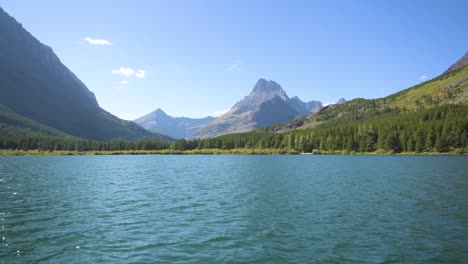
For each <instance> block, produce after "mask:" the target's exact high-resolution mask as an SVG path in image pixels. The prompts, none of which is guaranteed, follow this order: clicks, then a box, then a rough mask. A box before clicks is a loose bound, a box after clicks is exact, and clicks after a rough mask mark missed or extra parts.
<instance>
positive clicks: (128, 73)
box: [112, 67, 135, 76]
mask: <svg viewBox="0 0 468 264" xmlns="http://www.w3.org/2000/svg"><path fill="white" fill-rule="evenodd" d="M112 74H120V75H123V76H132V75H134V74H135V71H134V70H132V69H131V68H125V67H120V68H119V69H117V70H112Z"/></svg>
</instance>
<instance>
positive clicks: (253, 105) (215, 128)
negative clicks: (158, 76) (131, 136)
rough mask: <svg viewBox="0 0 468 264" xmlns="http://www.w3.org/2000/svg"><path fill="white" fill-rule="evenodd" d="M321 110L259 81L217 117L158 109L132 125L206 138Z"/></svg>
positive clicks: (171, 133) (314, 104)
mask: <svg viewBox="0 0 468 264" xmlns="http://www.w3.org/2000/svg"><path fill="white" fill-rule="evenodd" d="M321 107H323V105H322V103H321V102H319V101H309V102H303V101H302V100H301V99H299V97H297V96H295V97H292V98H289V97H288V95H287V94H286V92H285V91H284V90H283V88H282V87H281V86H280V85H279V84H278V83H276V82H274V81H267V80H265V79H259V80H258V81H257V83H256V84H255V86H254V87H253V90H252V92H251V93H250V94H249V95H248V96H246V97H245V98H243V99H242V100H240V101H239V102H237V103H236V104H235V105H234V106H233V107H232V108H231V109H230V110H229V111H228V112H227V113H225V114H223V115H222V116H220V117H218V118H213V117H206V118H201V119H193V118H186V117H172V116H168V115H167V114H165V113H164V111H162V110H161V109H158V110H156V111H154V112H152V113H150V114H148V115H145V116H143V117H140V118H138V119H136V120H135V123H137V124H139V125H141V126H142V127H144V128H146V129H148V130H150V131H152V132H157V133H162V134H166V135H169V136H171V137H175V138H209V137H215V136H219V135H224V134H229V133H239V132H247V131H251V130H254V129H257V128H263V127H267V126H271V125H274V124H279V123H282V122H286V121H290V120H293V119H295V118H299V117H304V116H308V115H310V114H311V113H313V112H314V111H317V110H318V109H320V108H321Z"/></svg>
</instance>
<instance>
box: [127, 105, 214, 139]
mask: <svg viewBox="0 0 468 264" xmlns="http://www.w3.org/2000/svg"><path fill="white" fill-rule="evenodd" d="M215 119H216V118H214V117H211V116H207V117H204V118H189V117H173V116H170V115H168V114H166V112H164V110H162V109H161V108H157V109H156V110H155V111H153V112H151V113H149V114H146V115H144V116H142V117H139V118H137V119H135V120H134V122H135V123H137V124H139V125H141V126H142V127H143V128H145V129H147V130H149V131H152V132H157V133H161V134H165V135H169V136H171V137H174V138H189V137H191V136H192V134H193V133H195V132H196V131H197V129H198V128H199V127H200V126H203V125H206V124H208V123H210V122H211V121H213V120H215Z"/></svg>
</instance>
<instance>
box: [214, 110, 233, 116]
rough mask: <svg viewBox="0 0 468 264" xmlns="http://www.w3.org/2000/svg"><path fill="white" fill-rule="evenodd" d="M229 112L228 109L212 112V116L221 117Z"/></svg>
mask: <svg viewBox="0 0 468 264" xmlns="http://www.w3.org/2000/svg"><path fill="white" fill-rule="evenodd" d="M229 110H230V109H228V110H222V111H214V112H213V115H214V116H220V115H223V114H225V113H227V112H228V111H229Z"/></svg>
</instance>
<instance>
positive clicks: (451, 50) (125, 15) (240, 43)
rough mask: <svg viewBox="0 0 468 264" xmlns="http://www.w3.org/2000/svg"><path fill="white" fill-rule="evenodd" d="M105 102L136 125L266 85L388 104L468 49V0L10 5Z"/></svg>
mask: <svg viewBox="0 0 468 264" xmlns="http://www.w3.org/2000/svg"><path fill="white" fill-rule="evenodd" d="M0 7H2V8H3V9H4V10H5V11H6V12H8V13H9V14H10V15H11V16H13V17H15V18H16V19H17V20H18V22H20V23H22V24H23V27H25V28H26V29H27V30H28V31H29V32H31V33H32V34H33V35H34V36H35V37H36V38H38V39H39V40H40V41H41V42H43V43H44V44H46V45H48V46H51V47H52V49H53V50H54V51H55V53H56V54H57V55H58V56H59V58H60V59H61V61H62V62H63V63H64V64H65V65H66V66H67V67H68V68H69V69H71V70H72V71H73V72H74V73H75V74H76V75H77V76H78V78H80V79H81V80H82V81H83V82H84V83H85V84H86V85H87V87H88V88H89V89H90V90H91V91H92V92H94V93H95V95H96V97H97V100H98V102H99V104H100V106H101V107H103V108H104V109H106V110H108V111H109V112H111V113H113V114H115V115H117V116H118V117H121V118H124V119H129V120H133V119H136V118H138V117H140V116H143V115H145V114H147V113H149V112H151V111H154V110H155V109H157V108H162V109H163V110H164V111H165V112H166V113H168V114H170V115H172V116H186V117H204V116H208V115H212V116H217V115H220V114H221V113H223V112H224V111H226V110H228V109H229V108H230V107H231V106H233V105H234V104H235V103H236V102H237V101H239V100H240V99H242V98H243V97H244V96H247V95H248V94H249V93H250V92H251V90H252V88H253V86H254V85H255V83H256V82H257V80H258V79H259V78H265V79H268V80H274V81H276V82H278V83H279V84H280V85H281V86H282V87H283V89H284V90H285V91H286V92H287V94H288V95H289V96H290V97H292V96H299V98H301V99H302V100H304V101H310V100H320V101H321V102H322V103H324V104H326V103H333V102H336V101H337V100H338V99H339V98H342V97H344V98H346V99H352V98H357V97H362V98H378V97H382V96H386V95H389V94H392V93H394V92H397V91H399V90H402V89H406V88H408V87H410V86H412V85H415V84H418V83H420V82H422V81H425V80H429V79H431V78H433V77H436V76H437V75H439V74H440V73H442V72H443V71H445V70H446V69H447V68H448V67H449V66H450V65H451V64H453V63H454V62H456V61H457V60H458V59H459V58H461V57H462V56H463V55H464V54H465V52H467V51H468V34H467V25H468V16H467V15H466V11H467V10H468V1H466V0H460V1H457V0H444V1H442V0H441V1H430V0H424V1H420V0H412V1H406V0H405V1H401V0H388V1H385V0H382V1H345V0H342V1H334V0H330V1H313V0H310V1H307V0H305V1H293V0H288V1H286V0H283V1H275V0H269V1H261V0H236V1H234V0H233V1H228V0H222V1H219V0H216V1H205V0H199V1H195V0H186V1H177V0H171V1H169V0H167V1H152V0H148V1H145V0H139V1H116V0H113V1H110V0H100V1H96V0H81V1H62V0H55V1H52V0H41V1H37V0H0Z"/></svg>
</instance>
